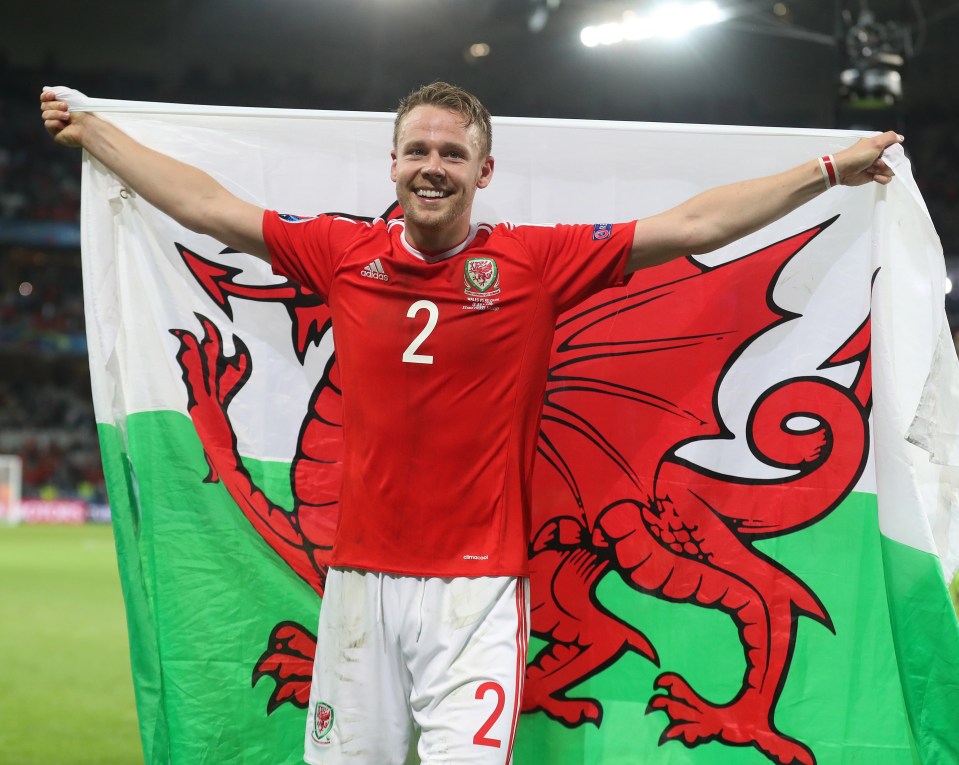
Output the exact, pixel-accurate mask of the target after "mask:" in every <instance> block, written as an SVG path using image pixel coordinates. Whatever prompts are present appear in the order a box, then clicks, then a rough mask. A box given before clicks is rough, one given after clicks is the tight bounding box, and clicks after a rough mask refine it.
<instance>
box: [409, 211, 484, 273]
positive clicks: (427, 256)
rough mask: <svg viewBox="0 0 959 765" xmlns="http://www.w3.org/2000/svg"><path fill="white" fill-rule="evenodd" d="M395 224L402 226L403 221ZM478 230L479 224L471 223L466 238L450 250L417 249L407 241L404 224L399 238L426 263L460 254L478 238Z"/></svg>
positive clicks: (415, 255)
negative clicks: (424, 250)
mask: <svg viewBox="0 0 959 765" xmlns="http://www.w3.org/2000/svg"><path fill="white" fill-rule="evenodd" d="M394 225H400V226H402V221H395V222H394ZM477 231H479V226H477V225H476V224H475V223H471V224H470V230H469V232H468V233H467V234H466V238H465V239H464V240H463V241H462V242H460V243H459V244H458V245H456V246H455V247H452V248H450V249H449V250H443V251H442V252H422V251H420V250H417V249H416V248H415V247H414V246H413V245H411V244H410V243H409V242H407V241H406V227H405V226H402V229H401V231H400V232H399V239H400V241H401V242H402V243H403V247H404V248H405V249H406V251H407V252H408V253H409V254H410V255H412V256H413V257H414V258H418V259H419V260H422V261H424V262H426V263H439V262H440V261H441V260H447V259H449V258H452V257H453V256H454V255H459V254H460V253H461V252H462V251H463V250H465V249H466V248H467V247H469V246H470V243H471V242H472V241H473V239H475V238H476V232H477Z"/></svg>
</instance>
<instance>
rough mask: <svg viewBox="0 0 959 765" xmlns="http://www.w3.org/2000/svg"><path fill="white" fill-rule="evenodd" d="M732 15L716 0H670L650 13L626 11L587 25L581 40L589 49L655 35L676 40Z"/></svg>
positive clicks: (580, 37) (648, 38)
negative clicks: (690, 0) (615, 18)
mask: <svg viewBox="0 0 959 765" xmlns="http://www.w3.org/2000/svg"><path fill="white" fill-rule="evenodd" d="M730 16H731V14H729V13H727V12H726V11H724V10H723V9H722V8H720V7H719V6H718V5H717V4H716V3H715V2H713V0H698V2H694V3H679V2H669V3H664V4H662V5H659V6H657V7H656V8H655V9H653V11H652V12H651V13H649V14H648V15H643V16H641V15H639V14H637V13H634V12H632V11H626V13H624V14H623V17H622V20H621V21H613V22H609V23H606V24H599V25H597V26H589V27H584V28H583V31H582V32H580V35H579V39H580V40H581V41H582V43H583V45H585V46H586V47H587V48H595V47H596V46H597V45H615V44H616V43H621V42H638V41H640V40H650V39H653V38H665V39H676V38H678V37H682V36H683V35H685V34H687V33H689V32H691V31H693V30H694V29H698V28H699V27H705V26H710V25H712V24H719V23H721V22H723V21H726V20H727V19H728V18H730Z"/></svg>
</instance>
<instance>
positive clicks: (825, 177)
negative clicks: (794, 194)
mask: <svg viewBox="0 0 959 765" xmlns="http://www.w3.org/2000/svg"><path fill="white" fill-rule="evenodd" d="M818 165H819V172H820V175H822V181H823V184H824V185H825V190H826V191H829V189H831V188H833V187H834V186H839V185H840V184H841V183H842V178H841V177H840V175H839V164H838V163H837V162H836V158H835V157H834V156H833V155H832V154H825V155H823V156H821V157H820V158H819V160H818Z"/></svg>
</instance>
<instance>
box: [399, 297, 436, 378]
mask: <svg viewBox="0 0 959 765" xmlns="http://www.w3.org/2000/svg"><path fill="white" fill-rule="evenodd" d="M420 311H426V313H427V317H426V326H425V327H423V331H422V332H420V333H419V334H418V335H417V336H416V337H415V338H413V342H412V343H410V344H409V346H408V347H407V349H406V350H405V351H403V361H405V362H406V363H407V364H432V363H433V357H432V356H429V355H427V354H424V353H417V352H416V351H417V350H418V349H419V347H420V346H421V345H422V344H423V343H425V342H426V338H428V337H429V336H430V333H431V332H432V331H433V330H434V329H436V321H437V319H439V317H440V309H439V308H437V307H436V303H434V302H432V301H430V300H417V301H416V302H415V303H413V305H411V306H410V309H409V310H408V311H407V312H406V318H407V319H412V318H415V317H416V314H418V313H419V312H420Z"/></svg>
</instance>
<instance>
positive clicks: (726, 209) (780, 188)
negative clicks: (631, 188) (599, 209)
mask: <svg viewBox="0 0 959 765" xmlns="http://www.w3.org/2000/svg"><path fill="white" fill-rule="evenodd" d="M901 141H902V137H901V136H899V135H897V134H896V133H894V132H891V131H890V132H888V133H883V134H881V135H877V136H873V137H871V138H863V139H862V140H860V141H859V142H857V143H856V144H855V145H854V146H851V147H850V148H848V149H845V150H844V151H841V152H839V153H838V154H836V155H835V157H834V159H835V163H836V170H837V171H838V174H839V182H840V183H842V185H843V186H861V185H862V184H865V183H870V182H872V181H875V182H876V183H881V184H886V183H889V181H890V180H892V170H891V169H890V168H889V166H888V165H887V164H886V163H885V162H884V161H883V159H882V153H883V151H885V149H886V148H888V147H889V146H892V145H893V144H895V143H900V142H901ZM825 190H826V184H825V182H824V179H823V173H822V169H821V168H820V164H819V160H812V161H810V162H806V163H804V164H802V165H799V166H798V167H794V168H793V169H791V170H787V171H785V172H783V173H779V174H777V175H770V176H768V177H766V178H756V179H755V180H751V181H743V182H741V183H733V184H730V185H729V186H719V187H717V188H715V189H711V190H709V191H705V192H703V193H702V194H698V195H697V196H695V197H692V198H691V199H689V200H687V201H686V202H683V203H682V204H681V205H678V206H677V207H674V208H673V209H671V210H667V211H666V212H663V213H660V214H659V215H654V216H652V217H650V218H645V219H643V220H640V221H637V223H636V234H635V237H634V238H633V249H632V252H631V253H630V256H629V260H628V261H627V264H626V272H627V273H632V272H633V271H637V270H639V269H640V268H648V267H649V266H655V265H658V264H660V263H665V262H666V261H668V260H672V259H673V258H678V257H683V256H686V255H698V254H702V253H705V252H712V251H713V250H716V249H719V248H720V247H722V246H724V245H727V244H729V243H730V242H735V241H736V240H737V239H740V238H741V237H744V236H746V235H747V234H751V233H752V232H753V231H757V230H759V229H760V228H762V227H763V226H766V225H769V224H770V223H772V222H773V221H776V220H779V218H782V217H783V216H784V215H786V214H787V213H790V212H792V211H793V210H795V209H796V208H797V207H799V206H800V205H802V204H804V203H806V202H808V201H809V200H811V199H813V198H814V197H816V196H818V195H819V194H820V193H821V192H823V191H825Z"/></svg>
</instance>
